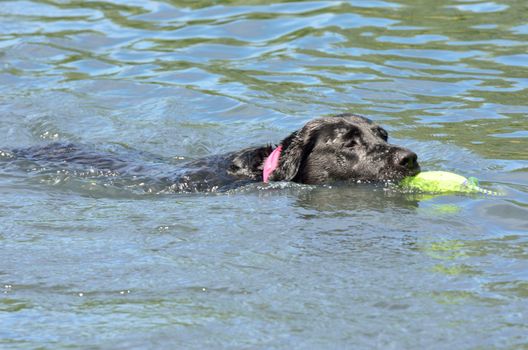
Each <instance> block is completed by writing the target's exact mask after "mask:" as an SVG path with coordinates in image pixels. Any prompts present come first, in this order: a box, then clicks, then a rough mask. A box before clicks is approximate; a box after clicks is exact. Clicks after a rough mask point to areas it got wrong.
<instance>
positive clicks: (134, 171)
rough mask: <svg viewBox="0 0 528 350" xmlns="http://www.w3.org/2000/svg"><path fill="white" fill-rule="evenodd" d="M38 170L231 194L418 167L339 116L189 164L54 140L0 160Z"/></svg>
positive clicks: (381, 138) (356, 121)
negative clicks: (261, 185) (264, 185)
mask: <svg viewBox="0 0 528 350" xmlns="http://www.w3.org/2000/svg"><path fill="white" fill-rule="evenodd" d="M0 158H4V160H8V161H11V162H18V163H21V162H22V163H23V164H25V168H26V169H29V168H31V169H32V170H33V171H35V169H37V171H38V172H40V173H60V172H64V173H68V174H74V175H75V176H80V177H84V178H97V179H101V178H104V179H105V180H106V181H107V182H110V183H111V184H112V185H116V186H120V185H121V186H129V187H130V186H132V185H136V186H139V187H141V186H143V187H144V189H145V190H148V191H149V192H213V191H225V190H228V189H232V188H235V187H238V186H241V185H244V184H247V183H250V182H258V181H263V180H264V181H265V182H267V181H293V182H298V183H304V184H326V183H334V182H359V181H361V182H380V181H389V180H393V181H397V180H400V179H402V178H403V177H405V176H411V175H415V174H417V173H418V172H419V171H420V167H419V165H418V161H417V156H416V154H415V153H413V152H411V151H410V150H408V149H406V148H403V147H400V146H396V145H392V144H390V143H388V134H387V131H385V130H384V129H383V128H382V127H380V126H379V125H377V124H375V123H374V122H372V121H371V120H369V119H367V118H365V117H362V116H359V115H354V114H340V115H336V116H333V117H324V118H319V119H315V120H312V121H310V122H308V123H307V124H306V125H305V126H304V127H302V128H301V129H300V130H297V131H295V132H293V133H292V134H291V135H289V136H288V137H286V138H285V139H284V140H282V141H281V142H280V144H279V145H278V146H277V147H275V148H274V147H272V146H271V145H268V146H264V147H251V148H246V149H243V150H240V151H237V152H232V153H228V154H223V155H215V156H210V157H206V158H202V159H198V160H194V161H189V162H184V163H183V164H176V165H175V164H170V163H167V162H164V161H162V160H160V159H153V160H149V161H144V160H139V161H138V159H137V157H126V156H124V157H122V156H115V155H113V154H101V152H97V151H92V150H89V149H87V148H86V147H79V146H77V145H73V144H64V143H52V144H49V145H46V146H44V147H42V146H35V147H30V148H24V149H15V150H13V151H11V152H4V156H3V157H0Z"/></svg>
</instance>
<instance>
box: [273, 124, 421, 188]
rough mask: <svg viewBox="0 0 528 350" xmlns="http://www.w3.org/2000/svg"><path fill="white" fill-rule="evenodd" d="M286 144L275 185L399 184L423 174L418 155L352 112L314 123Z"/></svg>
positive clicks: (290, 137)
mask: <svg viewBox="0 0 528 350" xmlns="http://www.w3.org/2000/svg"><path fill="white" fill-rule="evenodd" d="M281 145H282V147H283V152H282V154H281V157H280V161H279V167H278V168H277V169H276V170H275V171H274V172H273V174H272V175H271V180H274V181H281V180H282V181H294V182H300V183H307V184H323V183H331V182H340V181H354V182H356V181H385V180H400V179H402V178H403V177H405V176H412V175H415V174H417V173H418V172H419V171H420V166H419V165H418V161H417V156H416V154H415V153H413V152H411V151H410V150H408V149H406V148H403V147H399V146H396V145H391V144H390V143H388V134H387V131H385V130H384V129H383V128H381V127H380V126H379V125H377V124H375V123H373V122H372V121H371V120H369V119H367V118H364V117H361V116H357V115H353V114H341V115H338V116H334V117H326V118H320V119H315V120H313V121H311V122H309V123H308V124H306V125H305V126H304V127H303V128H302V129H300V130H298V131H296V132H294V133H293V134H291V135H290V136H288V137H287V138H286V139H284V140H283V141H282V143H281Z"/></svg>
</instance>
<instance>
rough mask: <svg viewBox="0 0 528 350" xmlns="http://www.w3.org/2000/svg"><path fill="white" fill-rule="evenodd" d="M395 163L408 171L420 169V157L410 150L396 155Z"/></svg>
mask: <svg viewBox="0 0 528 350" xmlns="http://www.w3.org/2000/svg"><path fill="white" fill-rule="evenodd" d="M394 163H395V164H396V165H399V166H401V167H404V168H407V169H416V168H418V156H417V155H416V153H414V152H411V151H409V150H401V151H399V152H398V153H396V155H395V159H394Z"/></svg>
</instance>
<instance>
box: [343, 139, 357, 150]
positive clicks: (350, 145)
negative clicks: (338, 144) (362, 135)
mask: <svg viewBox="0 0 528 350" xmlns="http://www.w3.org/2000/svg"><path fill="white" fill-rule="evenodd" d="M357 145H358V142H357V141H356V140H355V139H350V140H347V141H346V142H345V145H344V146H345V147H346V148H354V147H356V146H357Z"/></svg>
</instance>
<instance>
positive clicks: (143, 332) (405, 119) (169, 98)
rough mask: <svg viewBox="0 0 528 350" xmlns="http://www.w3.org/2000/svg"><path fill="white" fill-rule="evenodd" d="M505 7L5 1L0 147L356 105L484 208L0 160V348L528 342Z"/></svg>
mask: <svg viewBox="0 0 528 350" xmlns="http://www.w3.org/2000/svg"><path fill="white" fill-rule="evenodd" d="M526 18H528V7H527V5H526V3H525V2H524V1H515V0H510V1H506V0H499V1H493V2H492V1H480V0H477V1H453V0H451V1H434V0H423V1H420V2H415V1H410V0H399V1H359V0H357V1H319V2H317V1H313V2H277V1H276V2H274V3H273V4H272V5H269V1H266V2H264V1H258V0H255V1H251V2H244V1H223V2H220V1H206V0H203V1H105V2H79V1H73V0H63V1H58V0H40V1H37V0H33V1H3V2H1V4H0V28H1V30H0V133H1V135H2V138H1V142H0V146H2V147H24V146H30V145H35V144H44V143H47V142H51V141H71V142H75V143H82V144H87V145H91V146H92V147H94V148H96V149H99V150H101V151H108V152H118V151H122V150H127V151H130V152H138V154H141V155H155V156H159V157H163V158H165V159H167V160H168V162H175V163H176V162H178V161H179V160H180V159H181V158H198V157H201V156H207V155H211V154H216V153H222V152H227V151H232V150H237V149H240V148H243V147H246V146H250V145H260V144H265V143H268V142H277V141H278V140H280V139H281V138H283V137H284V136H286V135H287V134H289V133H290V132H291V131H293V130H295V129H296V128H298V127H300V126H301V125H303V124H304V123H305V122H307V121H308V120H310V119H311V118H313V117H316V116H320V115H329V114H333V113H340V112H347V111H348V112H355V113H359V114H363V115H366V116H369V117H370V118H372V119H374V120H376V121H377V122H379V123H381V124H382V125H384V126H385V127H386V128H387V129H388V130H389V131H390V133H391V138H392V140H393V142H395V143H399V144H402V145H405V146H407V147H409V148H411V149H413V150H414V151H415V152H416V153H418V155H419V157H420V159H421V164H422V168H425V169H430V170H448V171H454V172H457V173H460V174H464V175H466V176H475V177H477V178H479V179H480V180H481V184H482V185H483V186H484V187H487V188H490V189H493V190H496V191H501V192H502V193H503V194H504V195H503V196H500V197H489V196H454V195H453V196H440V197H431V196H425V195H421V196H420V195H410V194H403V193H399V192H397V191H387V190H385V189H383V188H380V187H370V186H361V185H357V186H348V187H311V186H301V185H294V184H274V185H272V186H261V185H254V186H249V187H246V188H243V189H241V190H238V191H233V192H229V193H226V194H219V195H201V194H197V195H167V194H163V195H156V194H152V193H150V194H149V193H140V192H138V191H135V190H134V189H127V188H126V187H124V188H123V187H120V188H114V187H112V186H104V183H99V182H93V181H90V180H88V179H86V178H83V177H82V176H75V174H74V175H71V174H70V175H69V176H65V175H64V174H62V175H61V174H57V175H56V176H42V175H41V174H39V173H36V172H32V171H31V170H30V169H28V171H26V172H20V171H13V169H5V168H4V169H3V170H2V171H0V223H1V226H0V249H1V250H0V324H1V326H0V347H2V348H6V349H15V348H35V347H40V348H48V349H60V348H68V347H80V348H118V349H119V348H122V349H125V348H126V349H128V348H166V349H173V348H185V349H193V348H194V349H198V348H199V349H203V348H228V349H233V348H235V349H240V348H244V349H247V348H250V349H270V348H282V349H284V348H291V349H296V348H298V349H314V348H317V349H336V348H383V349H390V348H394V349H411V348H416V349H422V348H432V349H433V348H437V349H444V348H456V349H461V348H464V349H470V348H500V349H514V348H515V349H517V348H524V347H527V346H528V338H527V337H526V334H528V322H527V319H528V315H527V313H528V306H527V305H528V302H527V301H528V300H527V299H528V268H527V267H528V236H527V235H526V232H527V231H528V220H527V217H528V151H527V150H528V140H527V136H528V119H527V115H528V105H527V103H526V101H528V93H527V92H528V73H527V71H526V68H525V67H526V62H528V55H527V53H526V52H527V49H528V44H527V42H528V40H527V39H528V25H527V24H526Z"/></svg>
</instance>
